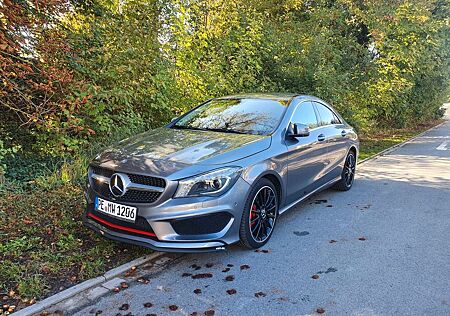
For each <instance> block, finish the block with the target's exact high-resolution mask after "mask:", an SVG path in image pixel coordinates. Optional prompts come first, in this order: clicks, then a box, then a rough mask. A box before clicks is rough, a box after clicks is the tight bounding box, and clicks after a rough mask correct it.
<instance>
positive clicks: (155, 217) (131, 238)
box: [83, 178, 250, 252]
mask: <svg viewBox="0 0 450 316" xmlns="http://www.w3.org/2000/svg"><path fill="white" fill-rule="evenodd" d="M249 187H250V186H249V184H248V183H247V182H246V181H244V180H243V179H242V178H239V179H238V181H237V182H236V183H235V184H234V186H233V187H232V188H231V189H230V190H229V191H228V192H226V193H225V194H224V195H222V196H219V197H192V198H177V199H172V198H170V199H168V200H166V201H163V202H161V203H158V204H157V205H146V204H142V203H135V204H133V203H122V204H126V205H132V206H136V207H137V208H138V219H139V223H138V221H137V222H136V225H135V226H134V225H133V224H130V223H127V222H123V221H121V220H118V219H116V218H113V217H111V216H109V215H106V214H99V213H98V212H96V211H95V210H94V199H95V196H96V195H97V196H100V195H98V194H97V193H96V192H94V191H93V190H92V188H90V187H88V189H87V191H86V200H87V207H86V212H85V214H84V218H83V222H84V224H85V225H86V226H87V227H89V228H90V229H92V230H94V231H96V232H98V233H100V234H102V235H103V236H105V237H107V238H110V239H114V240H118V241H123V242H127V243H131V244H136V245H140V246H144V247H147V248H151V249H155V250H159V251H172V252H203V251H216V250H223V249H225V247H226V246H227V245H230V244H233V243H235V242H237V241H238V240H239V226H240V222H241V216H242V211H243V208H244V204H245V201H246V199H247V194H248V192H249ZM100 197H102V196H100ZM138 224H139V225H138Z"/></svg>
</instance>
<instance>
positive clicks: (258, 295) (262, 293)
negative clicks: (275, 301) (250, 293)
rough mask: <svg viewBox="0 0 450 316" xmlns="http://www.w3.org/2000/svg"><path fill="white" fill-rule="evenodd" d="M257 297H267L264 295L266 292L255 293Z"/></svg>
mask: <svg viewBox="0 0 450 316" xmlns="http://www.w3.org/2000/svg"><path fill="white" fill-rule="evenodd" d="M255 297H258V298H259V297H266V293H264V292H256V293H255Z"/></svg>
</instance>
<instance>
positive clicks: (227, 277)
mask: <svg viewBox="0 0 450 316" xmlns="http://www.w3.org/2000/svg"><path fill="white" fill-rule="evenodd" d="M225 281H234V275H227V276H226V277H225Z"/></svg>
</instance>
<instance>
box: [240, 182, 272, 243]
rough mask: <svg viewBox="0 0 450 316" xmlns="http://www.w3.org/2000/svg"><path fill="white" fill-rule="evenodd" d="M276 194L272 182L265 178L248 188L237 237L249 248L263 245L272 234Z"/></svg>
mask: <svg viewBox="0 0 450 316" xmlns="http://www.w3.org/2000/svg"><path fill="white" fill-rule="evenodd" d="M278 206H279V205H278V194H277V190H276V188H275V186H274V185H273V183H272V182H271V181H270V180H268V179H265V178H262V179H261V180H259V181H258V182H257V183H256V184H255V185H254V186H253V187H252V188H251V190H250V193H249V195H248V198H247V201H246V202H245V206H244V211H243V214H242V219H241V226H240V230H239V237H240V240H241V243H242V244H243V245H244V246H245V247H246V248H249V249H257V248H260V247H262V246H264V245H265V244H266V243H267V242H268V241H269V239H270V237H271V236H272V233H273V230H274V229H275V224H276V219H277V217H278Z"/></svg>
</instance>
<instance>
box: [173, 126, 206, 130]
mask: <svg viewBox="0 0 450 316" xmlns="http://www.w3.org/2000/svg"><path fill="white" fill-rule="evenodd" d="M171 128H174V129H190V130H195V131H208V129H206V128H200V127H193V126H185V125H173V126H172V127H171Z"/></svg>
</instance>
